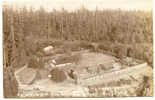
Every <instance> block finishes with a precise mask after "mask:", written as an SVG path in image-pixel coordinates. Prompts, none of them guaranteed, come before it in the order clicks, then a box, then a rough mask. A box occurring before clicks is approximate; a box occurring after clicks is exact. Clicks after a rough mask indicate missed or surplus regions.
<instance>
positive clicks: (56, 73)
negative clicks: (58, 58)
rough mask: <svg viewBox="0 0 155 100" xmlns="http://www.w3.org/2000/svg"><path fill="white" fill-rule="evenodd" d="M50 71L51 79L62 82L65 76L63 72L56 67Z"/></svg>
mask: <svg viewBox="0 0 155 100" xmlns="http://www.w3.org/2000/svg"><path fill="white" fill-rule="evenodd" d="M50 73H51V75H52V78H51V79H52V80H53V81H55V82H63V81H64V80H65V79H66V78H67V77H66V75H65V72H64V71H63V70H60V69H58V68H55V69H53V70H52V71H51V72H50Z"/></svg>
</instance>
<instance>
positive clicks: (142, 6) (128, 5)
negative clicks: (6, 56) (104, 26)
mask: <svg viewBox="0 0 155 100" xmlns="http://www.w3.org/2000/svg"><path fill="white" fill-rule="evenodd" d="M3 3H4V4H12V5H16V7H17V8H18V7H23V6H26V7H29V6H33V8H35V9H38V8H40V6H43V7H44V8H45V9H46V10H48V11H51V10H52V9H53V8H54V9H57V10H60V9H61V8H62V7H64V8H65V9H67V10H68V11H72V10H75V9H77V8H80V7H82V5H83V6H84V7H86V8H88V9H89V10H94V9H96V7H97V8H98V9H105V8H110V9H118V8H120V9H124V10H133V9H136V10H145V11H149V10H152V9H153V0H3Z"/></svg>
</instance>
